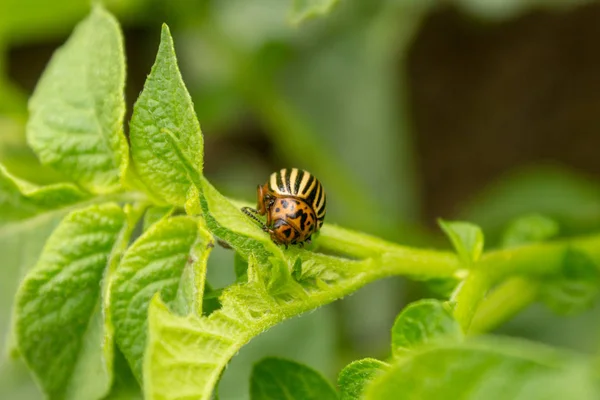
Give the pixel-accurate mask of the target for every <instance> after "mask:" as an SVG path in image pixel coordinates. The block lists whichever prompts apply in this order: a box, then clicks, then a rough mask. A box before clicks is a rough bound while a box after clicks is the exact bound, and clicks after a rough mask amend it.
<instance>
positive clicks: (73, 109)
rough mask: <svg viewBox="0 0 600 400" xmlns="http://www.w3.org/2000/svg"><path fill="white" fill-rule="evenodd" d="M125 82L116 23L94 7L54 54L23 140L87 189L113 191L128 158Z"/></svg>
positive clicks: (31, 105) (33, 100) (35, 97)
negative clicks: (25, 139) (25, 138)
mask: <svg viewBox="0 0 600 400" xmlns="http://www.w3.org/2000/svg"><path fill="white" fill-rule="evenodd" d="M124 86H125V58H124V54H123V38H122V36H121V31H120V28H119V25H118V23H117V21H115V19H114V18H113V17H112V16H111V15H110V14H109V13H108V12H106V11H105V10H104V9H103V8H101V7H100V6H95V7H94V8H93V10H92V12H91V14H90V15H89V16H88V17H87V18H86V19H85V20H83V21H82V22H81V23H80V24H79V25H78V26H77V27H76V28H75V31H74V32H73V34H72V35H71V37H70V38H69V40H68V41H67V43H66V44H65V45H64V46H63V47H62V48H61V49H60V50H58V51H57V52H56V53H55V54H54V56H53V57H52V60H51V61H50V64H49V65H48V67H47V68H46V70H45V72H44V74H43V76H42V78H41V79H40V82H39V83H38V85H37V87H36V90H35V93H34V94H33V97H32V98H31V100H30V102H29V112H30V118H29V123H28V125H27V140H28V142H29V144H30V146H31V147H32V148H33V150H34V151H35V152H36V154H37V155H38V157H39V158H40V160H41V161H42V163H44V164H48V165H50V166H52V167H53V168H55V169H57V170H58V171H60V172H62V173H64V174H65V175H67V176H69V177H71V178H72V179H74V180H75V181H77V182H78V183H79V184H80V185H81V186H83V187H84V188H86V189H87V190H89V191H91V192H94V193H106V192H113V191H116V190H118V189H119V188H120V183H119V177H120V175H121V173H122V171H124V170H125V168H126V167H127V160H128V150H127V141H126V139H125V136H124V134H123V117H124V115H125V99H124V94H123V90H124Z"/></svg>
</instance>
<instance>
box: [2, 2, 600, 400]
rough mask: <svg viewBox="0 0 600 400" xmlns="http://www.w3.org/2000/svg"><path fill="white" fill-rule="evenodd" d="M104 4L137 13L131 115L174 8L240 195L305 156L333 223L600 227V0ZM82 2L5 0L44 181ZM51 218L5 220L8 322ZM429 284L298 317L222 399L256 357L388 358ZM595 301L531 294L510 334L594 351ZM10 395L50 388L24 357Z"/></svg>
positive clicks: (13, 68)
mask: <svg viewBox="0 0 600 400" xmlns="http://www.w3.org/2000/svg"><path fill="white" fill-rule="evenodd" d="M296 3H297V4H302V3H310V2H303V1H298V2H296ZM315 3H318V2H315ZM324 3H327V1H325V2H324ZM105 4H106V6H107V8H108V9H109V10H111V11H112V12H113V13H114V14H115V15H116V16H117V18H118V19H119V21H120V22H121V23H122V25H123V30H124V35H125V45H126V52H127V61H128V81H127V89H126V95H127V101H128V110H129V114H130V113H131V106H132V104H133V102H134V101H135V99H136V97H137V95H138V94H139V92H140V91H141V89H142V86H143V83H144V79H145V77H146V75H147V74H148V73H149V71H150V67H151V65H152V63H153V61H154V56H155V53H156V49H157V46H158V41H159V35H160V24H161V23H162V22H166V23H167V24H169V26H170V28H171V30H172V32H173V35H174V39H175V46H176V50H177V53H178V58H179V62H180V68H181V70H182V74H183V78H184V81H185V82H186V84H187V86H188V89H189V91H190V93H191V95H192V98H193V100H194V103H195V106H196V112H197V114H198V117H199V120H200V123H201V125H202V130H203V133H204V136H205V146H206V149H205V150H206V155H205V174H206V175H207V176H208V178H209V179H210V180H211V181H212V182H213V183H214V184H215V185H216V187H218V188H219V189H220V190H221V191H222V192H223V193H225V194H227V195H229V196H232V197H236V198H242V199H246V200H252V201H254V196H255V188H256V185H257V184H259V183H263V182H264V181H265V180H266V178H267V176H268V175H269V174H270V172H272V171H274V170H275V169H278V168H281V167H286V166H287V167H291V166H295V167H301V168H305V169H308V170H310V171H311V172H313V173H314V174H315V175H316V176H318V177H319V178H320V180H321V181H322V182H323V184H324V186H325V187H326V189H327V194H328V215H327V221H328V222H335V223H338V224H341V225H343V226H346V227H349V228H354V229H359V230H363V231H366V232H369V233H372V234H375V235H378V236H381V237H384V238H386V239H389V240H393V241H396V242H399V243H404V244H409V245H419V246H432V247H447V245H446V243H445V240H444V239H443V238H442V237H441V235H440V234H439V232H438V229H437V228H436V223H435V220H436V218H438V217H443V218H447V219H466V220H470V221H473V222H475V223H478V224H480V225H481V226H482V227H483V229H484V232H485V234H486V248H487V249H491V248H493V247H494V246H495V245H496V244H497V243H498V241H499V238H500V237H501V234H502V231H503V229H504V228H505V227H506V225H507V224H508V223H509V222H510V221H511V220H512V219H514V218H516V217H518V216H521V215H525V214H528V213H531V212H538V213H543V214H545V215H547V216H549V217H551V218H554V219H555V220H556V221H558V222H559V223H560V225H561V235H563V236H569V235H577V234H585V233H589V232H592V231H597V230H598V229H599V228H600V74H598V71H599V70H600V50H599V47H598V42H599V41H600V3H597V2H592V1H585V0H570V1H569V0H562V1H561V0H537V1H536V0H528V1H525V0H454V1H451V0H446V1H426V0H395V1H394V0H369V1H365V0H339V2H338V4H337V5H335V7H333V8H332V10H331V12H330V13H328V14H327V15H321V16H318V15H317V16H316V17H315V18H312V19H308V20H306V21H303V22H302V23H300V24H298V23H294V21H293V20H294V15H293V14H292V11H291V10H293V4H292V1H291V0H290V1H288V0H285V1H284V0H213V1H192V0H168V1H167V0H163V1H161V0H106V1H105ZM88 10H89V3H88V1H80V0H77V1H75V0H57V1H54V2H47V1H41V0H18V1H17V0H0V161H1V162H2V163H3V164H4V165H6V166H7V168H8V169H9V170H10V171H11V172H13V173H14V174H16V175H18V176H20V177H23V178H25V179H27V180H30V181H32V182H36V183H48V182H54V181H60V179H61V176H60V175H59V174H58V173H56V172H54V171H50V170H48V169H47V168H43V167H41V166H40V165H39V164H38V163H37V161H36V159H35V156H34V155H33V153H32V152H31V151H30V150H29V149H28V148H27V146H26V143H25V139H24V131H25V123H26V118H27V107H26V101H27V98H28V96H29V95H30V94H31V92H32V91H33V89H34V87H35V83H36V81H37V80H38V78H39V76H40V74H41V72H42V71H43V69H44V67H45V64H46V63H47V62H48V60H49V58H50V56H51V54H52V52H53V51H54V50H55V49H56V48H57V47H58V46H60V45H61V44H62V43H63V42H64V41H65V40H66V38H67V37H68V35H69V33H70V32H71V30H72V29H73V27H74V25H75V24H76V23H77V22H78V21H79V20H80V19H82V18H83V17H84V16H85V15H86V14H87V12H88ZM296 22H297V21H296ZM57 221H58V219H56V218H48V219H44V220H43V221H36V222H35V224H36V225H35V226H32V223H31V222H30V221H25V222H23V223H19V224H14V225H13V226H12V228H11V231H10V235H9V234H7V233H6V232H7V230H6V229H4V230H2V227H0V254H1V255H2V257H3V269H2V271H0V334H3V332H6V331H7V329H8V325H9V314H10V309H11V298H12V295H13V294H14V290H15V288H16V285H17V283H18V281H19V278H20V276H21V275H22V274H23V272H24V271H25V270H26V269H27V268H29V267H31V266H32V265H33V263H35V259H36V256H37V254H38V253H39V251H40V249H41V246H42V245H43V241H44V239H45V237H47V235H48V234H49V232H51V230H52V228H53V227H54V226H55V225H56V223H57ZM15 229H16V230H15ZM15 232H16V233H15ZM233 279H234V278H233V255H232V254H231V252H230V251H227V250H223V249H216V250H215V252H214V254H213V255H212V256H211V259H210V264H209V280H210V282H211V283H212V284H213V286H224V285H227V284H229V283H231V282H232V281H233ZM434 295H435V294H434V293H433V292H432V291H431V288H430V287H428V286H426V285H425V284H423V283H422V282H421V283H419V282H409V281H407V280H403V279H388V280H386V281H382V282H377V283H375V284H372V285H370V286H368V287H365V288H363V289H362V290H360V291H359V292H357V293H356V294H354V295H353V296H350V297H348V298H347V299H344V300H342V301H339V302H337V303H335V304H331V305H329V306H327V307H324V308H322V309H320V310H317V311H315V312H313V313H310V314H308V315H305V316H302V317H300V318H296V319H293V320H290V321H288V322H286V323H284V324H282V325H281V326H278V327H276V328H274V329H272V330H271V331H269V332H267V333H265V334H263V335H262V336H260V337H259V338H257V339H256V340H255V341H253V342H251V343H250V344H249V345H248V346H247V347H245V348H244V349H243V350H242V351H241V352H240V354H239V355H238V356H236V357H235V358H234V359H233V361H232V363H231V365H230V367H229V368H228V369H227V370H226V372H225V374H224V377H223V380H222V383H221V385H220V389H219V392H220V396H221V398H222V399H224V400H227V399H244V398H247V388H248V378H249V371H250V368H251V365H252V363H253V362H255V361H257V360H258V359H260V358H262V357H265V356H270V355H271V356H272V355H278V356H283V357H288V358H291V359H294V360H296V361H300V362H305V363H307V364H308V365H310V366H312V367H313V368H315V369H317V370H319V371H321V372H322V373H324V374H325V375H326V376H328V377H330V378H333V377H335V375H336V374H337V372H338V371H339V369H340V368H341V367H342V366H343V365H345V363H347V362H349V361H351V360H354V359H356V358H360V357H367V356H370V357H379V358H385V357H387V356H388V354H389V349H388V346H389V330H390V328H391V326H392V323H393V320H394V317H395V316H396V314H397V313H398V312H399V310H400V309H401V308H402V307H403V306H404V305H405V304H407V303H408V302H410V301H413V300H415V299H417V298H421V297H425V296H434ZM598 308H600V304H597V305H596V307H595V309H593V310H590V311H588V312H586V313H585V314H582V315H578V316H574V317H569V318H564V317H560V318H559V317H557V316H554V315H552V314H551V313H550V312H549V311H547V310H546V309H544V308H543V307H541V306H538V305H534V306H532V307H530V308H529V309H527V310H525V311H524V312H523V313H522V314H520V315H519V316H517V317H516V318H515V319H514V320H513V321H511V322H509V323H508V324H506V325H505V326H503V327H502V328H501V329H500V330H499V333H501V334H508V335H515V336H521V337H527V338H532V339H535V340H540V341H542V342H545V343H549V344H553V345H558V346H563V347H567V348H572V349H575V350H578V351H582V352H592V351H595V350H596V349H597V345H598V340H597V337H598V333H599V332H600V313H598ZM0 398H1V399H5V398H6V399H37V398H41V397H40V395H39V394H38V392H37V390H36V389H35V387H34V385H33V383H32V381H31V379H30V378H29V377H28V375H27V373H26V372H25V371H24V369H23V367H22V366H20V365H18V364H16V365H14V364H9V363H7V362H5V361H1V362H0Z"/></svg>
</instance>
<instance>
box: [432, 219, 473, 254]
mask: <svg viewBox="0 0 600 400" xmlns="http://www.w3.org/2000/svg"><path fill="white" fill-rule="evenodd" d="M438 222H439V224H440V226H441V227H442V229H443V231H444V232H445V233H446V235H447V236H448V238H449V239H450V242H451V243H452V246H453V247H454V250H456V253H457V254H458V256H459V258H460V259H461V261H462V262H463V263H464V264H466V265H469V264H472V263H474V262H476V261H477V260H478V259H479V257H480V256H481V253H482V252H483V232H482V231H481V228H479V227H478V226H477V225H474V224H471V223H469V222H462V221H444V220H441V219H440V220H439V221H438Z"/></svg>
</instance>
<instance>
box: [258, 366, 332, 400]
mask: <svg viewBox="0 0 600 400" xmlns="http://www.w3.org/2000/svg"><path fill="white" fill-rule="evenodd" d="M250 398H251V399H252V400H279V399H289V400H337V398H338V396H337V394H336V392H335V390H334V389H333V387H331V384H330V383H329V382H327V380H326V379H325V378H324V377H323V376H322V375H321V374H319V373H318V372H317V371H315V370H313V369H311V368H309V367H307V366H306V365H302V364H299V363H296V362H293V361H289V360H284V359H280V358H265V359H263V360H261V361H260V362H258V363H257V364H256V365H255V366H254V369H253V370H252V376H251V377H250Z"/></svg>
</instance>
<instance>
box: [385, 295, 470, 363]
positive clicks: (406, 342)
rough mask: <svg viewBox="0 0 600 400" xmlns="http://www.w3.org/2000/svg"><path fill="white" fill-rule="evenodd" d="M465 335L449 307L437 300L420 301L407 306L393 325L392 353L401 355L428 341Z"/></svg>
mask: <svg viewBox="0 0 600 400" xmlns="http://www.w3.org/2000/svg"><path fill="white" fill-rule="evenodd" d="M462 337H463V333H462V330H461V328H460V325H459V324H458V322H457V321H456V320H455V319H454V318H453V317H452V313H451V312H450V310H448V308H447V306H446V305H444V304H443V303H442V302H440V301H438V300H431V299H425V300H419V301H416V302H414V303H411V304H409V305H408V306H406V308H405V309H404V310H402V312H401V313H400V314H399V315H398V317H397V318H396V321H395V322H394V326H393V327H392V354H393V355H394V356H399V355H402V354H404V352H405V351H406V350H407V349H411V348H414V347H418V346H422V345H424V344H426V343H429V342H432V341H436V340H442V339H449V340H460V339H462Z"/></svg>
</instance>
